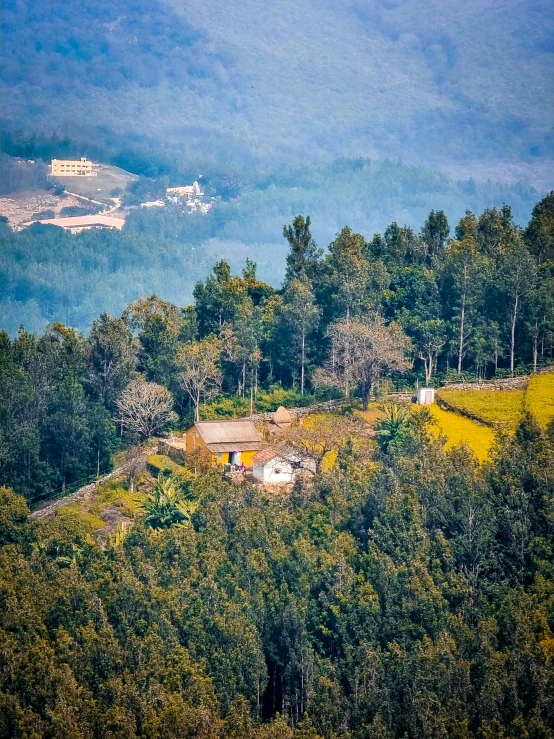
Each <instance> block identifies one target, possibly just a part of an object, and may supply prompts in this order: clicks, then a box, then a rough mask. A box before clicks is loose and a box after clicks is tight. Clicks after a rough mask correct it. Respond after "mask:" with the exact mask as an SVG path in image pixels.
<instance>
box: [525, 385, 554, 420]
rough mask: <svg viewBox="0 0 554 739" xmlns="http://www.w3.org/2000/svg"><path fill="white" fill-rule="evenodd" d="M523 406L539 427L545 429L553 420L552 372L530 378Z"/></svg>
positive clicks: (553, 387)
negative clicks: (524, 405)
mask: <svg viewBox="0 0 554 739" xmlns="http://www.w3.org/2000/svg"><path fill="white" fill-rule="evenodd" d="M525 404H526V407H527V409H528V410H529V411H530V412H531V413H532V414H533V415H534V416H535V418H536V419H537V421H538V422H539V423H540V424H541V426H544V427H546V426H547V425H548V423H549V422H550V421H551V420H552V419H553V418H554V372H546V373H545V374H544V375H535V376H534V377H531V379H530V380H529V386H528V388H527V394H526V396H525Z"/></svg>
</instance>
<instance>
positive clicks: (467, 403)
mask: <svg viewBox="0 0 554 739" xmlns="http://www.w3.org/2000/svg"><path fill="white" fill-rule="evenodd" d="M438 395H439V397H440V398H443V399H444V400H446V402H447V403H450V405H453V406H456V407H457V408H462V409H464V410H466V411H469V412H470V413H472V414H473V415H475V416H478V417H479V418H482V419H483V420H484V421H489V422H492V423H495V424H498V425H499V426H502V427H508V428H512V427H515V425H516V424H517V422H518V420H519V418H520V417H521V414H522V413H523V408H524V399H525V390H441V391H440V393H439V394H438Z"/></svg>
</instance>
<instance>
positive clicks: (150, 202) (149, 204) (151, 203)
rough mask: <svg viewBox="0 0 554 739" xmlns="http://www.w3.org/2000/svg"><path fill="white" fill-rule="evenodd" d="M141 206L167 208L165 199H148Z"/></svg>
mask: <svg viewBox="0 0 554 739" xmlns="http://www.w3.org/2000/svg"><path fill="white" fill-rule="evenodd" d="M140 207H141V208H165V203H164V201H163V200H147V201H146V202H145V203H141V204H140Z"/></svg>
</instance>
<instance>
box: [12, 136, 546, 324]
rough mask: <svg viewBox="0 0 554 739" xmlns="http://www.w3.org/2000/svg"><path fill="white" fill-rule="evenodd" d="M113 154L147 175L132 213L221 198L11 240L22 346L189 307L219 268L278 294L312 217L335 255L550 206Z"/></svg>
mask: <svg viewBox="0 0 554 739" xmlns="http://www.w3.org/2000/svg"><path fill="white" fill-rule="evenodd" d="M3 146H4V149H5V150H7V151H9V152H10V153H11V154H14V155H18V156H25V157H31V158H37V161H38V158H39V157H44V158H45V159H48V158H49V157H50V156H54V155H56V154H57V153H60V154H59V155H65V156H68V155H69V156H76V155H77V154H78V152H79V147H78V145H77V144H76V143H75V142H71V141H69V140H67V141H60V140H59V139H49V138H46V139H41V138H32V139H28V138H27V139H25V138H23V139H16V140H14V139H11V138H4V141H3ZM97 153H98V154H100V153H101V152H100V151H99V152H97ZM103 153H104V155H105V156H106V157H107V159H110V160H111V161H113V162H114V163H115V164H123V165H125V166H127V167H133V166H134V167H135V170H134V171H137V173H138V174H141V175H142V176H141V178H140V180H138V181H137V182H136V183H135V185H133V192H132V193H130V194H128V195H127V196H126V197H129V196H130V198H129V199H131V201H132V202H141V201H142V200H148V199H156V197H159V193H160V192H164V191H165V188H166V187H167V186H168V185H179V184H183V182H189V181H192V180H194V179H196V178H197V177H199V175H200V174H202V175H203V176H202V177H201V178H200V181H201V182H202V187H203V188H204V189H205V191H206V192H207V193H208V195H212V196H217V197H218V198H220V199H219V200H218V201H216V202H215V203H214V205H213V207H212V209H211V210H210V211H209V213H208V214H207V215H201V214H199V213H196V214H184V215H183V213H182V208H180V207H178V206H174V207H173V206H171V207H166V208H164V209H157V208H156V209H152V208H150V209H140V210H138V211H134V212H132V213H131V214H130V216H129V218H128V220H127V224H126V227H125V229H124V231H123V233H119V232H118V233H113V232H97V233H83V234H80V235H76V236H72V235H68V234H66V233H63V232H62V231H61V230H60V229H56V228H53V227H51V228H47V229H46V230H45V229H44V228H42V229H39V228H38V227H33V228H31V229H27V230H26V231H23V232H19V233H16V234H9V233H6V232H3V233H0V242H1V245H2V249H1V251H0V325H2V327H3V328H5V329H6V330H7V331H8V332H9V333H10V334H11V335H15V333H16V332H17V329H18V327H19V325H20V324H24V325H25V326H26V327H27V328H28V329H29V330H33V331H35V330H36V331H39V330H42V329H43V327H44V326H45V325H46V324H47V323H48V322H52V321H62V322H63V323H66V324H68V325H71V326H75V327H77V328H78V329H80V330H88V329H89V328H90V326H91V324H92V321H93V320H94V318H95V317H96V316H97V315H98V314H99V313H101V312H103V311H107V312H109V313H111V314H116V313H119V312H121V311H122V310H123V308H124V307H125V305H127V304H128V303H129V302H131V301H132V300H136V299H137V298H139V297H140V296H141V295H145V294H150V293H156V294H157V295H159V296H160V297H161V298H163V299H165V300H169V301H172V302H175V303H177V304H178V305H183V304H186V303H188V302H189V301H190V300H191V298H192V290H193V287H194V284H195V283H196V282H197V281H198V280H201V279H204V278H205V277H206V276H207V275H208V273H209V271H210V269H211V267H212V265H213V264H214V263H215V262H216V261H218V260H219V259H225V260H226V261H228V262H229V263H230V264H231V266H232V267H233V269H234V270H240V269H241V268H242V266H243V265H244V261H245V259H246V258H250V259H252V260H254V261H256V263H257V264H258V273H259V275H260V277H261V278H262V279H264V280H266V281H268V282H269V283H270V284H271V285H273V286H274V287H277V285H278V284H279V283H280V281H281V279H282V277H283V275H284V266H285V254H286V247H285V242H284V241H283V239H282V238H281V231H282V227H283V223H286V222H289V221H290V220H291V219H292V218H293V217H294V215H295V214H296V213H310V214H311V215H312V229H313V233H314V237H315V239H316V241H317V242H318V243H319V244H320V245H321V246H325V245H327V244H329V243H330V242H331V241H332V240H333V239H334V238H335V236H336V234H337V233H338V232H340V230H341V229H342V228H343V227H344V225H345V224H348V225H349V226H350V227H351V228H352V229H353V230H354V231H356V232H358V233H361V234H363V235H364V237H365V238H366V239H367V240H370V239H371V238H372V236H373V235H374V234H375V233H376V232H381V233H382V232H383V231H384V230H385V229H387V227H388V226H389V225H390V224H391V222H396V223H397V224H398V225H399V226H401V227H402V228H404V227H405V226H408V227H411V228H412V229H414V230H416V229H419V228H421V226H422V224H423V223H424V222H425V219H426V218H427V215H428V214H429V211H430V210H443V211H444V212H445V213H446V214H447V216H448V218H449V220H450V222H451V223H456V222H457V221H458V220H459V219H460V217H461V216H463V214H464V212H465V210H466V209H470V210H472V211H473V212H476V213H480V212H482V211H484V210H485V209H487V208H492V207H495V206H496V207H497V208H500V207H501V206H502V204H503V203H510V204H511V205H512V208H513V211H512V212H513V216H514V219H515V222H516V223H517V224H520V225H522V226H523V225H525V224H526V223H527V222H528V220H529V218H530V216H531V211H532V208H533V206H534V205H535V203H536V202H537V200H538V199H539V196H538V194H537V192H536V191H535V190H533V189H532V188H529V187H524V186H516V185H502V184H498V183H492V182H488V183H481V184H480V183H477V182H474V181H472V180H466V181H455V180H451V179H449V178H448V177H446V176H445V175H442V174H439V173H437V172H433V171H432V170H428V169H423V168H418V167H408V166H406V165H403V164H401V163H399V162H390V161H372V160H367V159H356V160H351V159H339V160H336V161H334V162H332V163H329V164H312V165H303V166H300V165H297V166H294V167H292V166H291V167H271V168H267V169H252V168H249V167H236V168H225V167H209V168H208V169H207V170H206V169H202V170H193V171H190V170H187V169H186V168H183V167H182V166H180V165H179V164H178V163H175V162H172V161H171V160H164V159H163V158H162V159H161V160H157V159H156V157H150V158H149V159H145V160H143V159H141V157H139V156H138V155H134V154H133V152H131V151H128V152H127V153H125V151H124V150H117V149H114V150H106V151H104V152H103ZM91 156H92V154H91ZM18 166H20V165H18ZM20 169H21V167H20ZM146 175H148V176H146ZM135 190H136V193H135Z"/></svg>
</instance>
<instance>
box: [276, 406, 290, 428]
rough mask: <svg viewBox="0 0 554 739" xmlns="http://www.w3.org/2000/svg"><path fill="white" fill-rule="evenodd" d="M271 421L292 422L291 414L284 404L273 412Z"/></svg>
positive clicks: (279, 422)
mask: <svg viewBox="0 0 554 739" xmlns="http://www.w3.org/2000/svg"><path fill="white" fill-rule="evenodd" d="M273 423H277V424H281V423H292V416H291V414H290V413H289V412H288V410H287V409H286V408H285V407H284V406H282V405H280V406H279V408H277V410H276V411H275V413H274V414H273Z"/></svg>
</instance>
